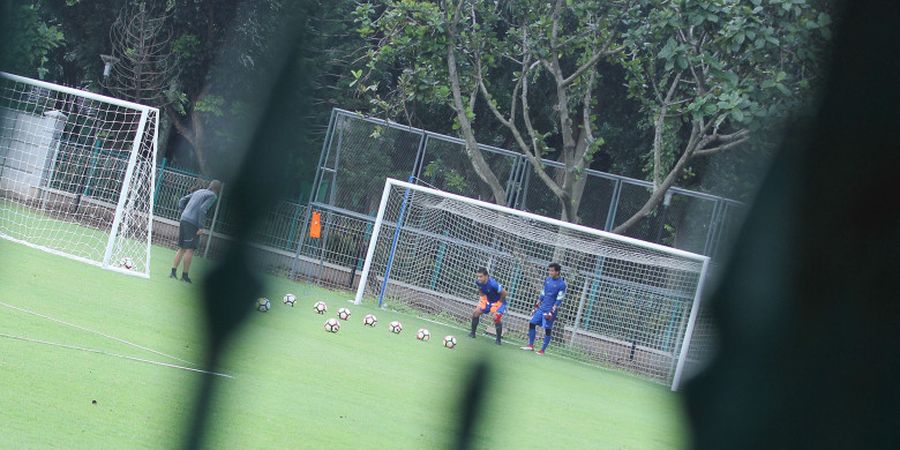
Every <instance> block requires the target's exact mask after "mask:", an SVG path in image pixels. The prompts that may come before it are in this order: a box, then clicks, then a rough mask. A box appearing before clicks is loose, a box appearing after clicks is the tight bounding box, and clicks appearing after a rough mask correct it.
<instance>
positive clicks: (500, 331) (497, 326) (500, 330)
mask: <svg viewBox="0 0 900 450" xmlns="http://www.w3.org/2000/svg"><path fill="white" fill-rule="evenodd" d="M494 329H495V330H497V342H500V337H501V336H503V324H502V323H496V324H494Z"/></svg>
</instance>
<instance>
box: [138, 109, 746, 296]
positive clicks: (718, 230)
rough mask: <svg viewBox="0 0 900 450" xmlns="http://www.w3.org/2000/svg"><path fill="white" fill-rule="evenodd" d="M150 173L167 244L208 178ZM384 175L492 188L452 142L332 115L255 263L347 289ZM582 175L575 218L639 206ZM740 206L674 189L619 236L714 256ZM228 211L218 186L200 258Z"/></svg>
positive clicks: (625, 188) (527, 206)
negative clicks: (311, 179) (294, 196)
mask: <svg viewBox="0 0 900 450" xmlns="http://www.w3.org/2000/svg"><path fill="white" fill-rule="evenodd" d="M481 150H482V152H483V154H484V157H485V160H486V162H487V163H488V165H489V166H490V167H491V169H492V170H493V172H494V174H495V175H496V176H497V178H498V180H499V181H500V182H501V184H502V186H503V188H504V190H505V191H506V195H507V203H508V204H511V205H513V206H515V207H516V208H518V209H523V210H527V211H530V212H534V213H537V214H540V215H544V216H549V217H558V216H559V214H560V205H559V201H558V200H557V199H556V197H555V196H554V195H553V194H552V193H551V192H550V190H549V189H548V188H547V187H546V185H544V183H543V182H542V181H540V180H539V179H538V178H537V176H536V175H535V174H534V172H533V169H532V167H531V166H530V163H529V162H528V161H527V159H526V158H525V157H524V156H523V155H521V154H518V153H515V152H512V151H508V150H504V149H500V148H496V147H491V146H481ZM544 164H545V166H546V168H547V170H548V171H549V173H550V174H551V175H552V176H556V175H559V174H560V172H561V171H562V170H563V166H562V164H560V163H558V162H555V161H545V163H544ZM157 173H158V175H157V184H156V186H155V189H154V196H155V201H156V205H155V215H156V223H155V225H154V228H153V231H154V242H155V243H157V244H159V245H165V246H169V247H173V246H174V245H175V242H176V241H177V237H178V219H179V214H180V211H179V210H178V199H180V198H181V197H182V196H184V195H186V194H188V193H190V192H192V191H194V190H196V189H199V188H201V187H205V186H206V185H207V184H208V183H209V181H210V180H209V179H207V178H204V177H202V176H200V175H198V174H195V173H192V172H189V171H185V170H182V169H178V168H173V167H171V166H166V162H165V161H163V162H162V165H161V166H160V168H159V170H158V171H157ZM387 177H392V178H398V179H409V178H410V177H412V179H413V180H415V181H416V182H417V183H420V184H425V185H428V186H432V187H436V188H437V189H441V190H444V191H448V192H452V193H457V194H461V195H465V196H468V197H472V198H478V199H482V200H487V201H491V200H492V199H493V194H492V192H491V190H490V189H489V188H488V186H487V185H486V184H485V183H483V182H481V180H480V179H479V178H478V177H477V175H476V174H475V171H474V169H473V168H472V164H471V163H470V161H469V158H468V156H467V155H466V150H465V145H464V143H463V142H462V141H461V140H460V139H457V138H453V137H449V136H444V135H440V134H436V133H431V132H428V131H424V130H420V129H416V128H412V127H407V126H403V125H399V124H396V123H392V122H386V121H382V120H376V119H372V118H365V117H361V116H359V115H357V114H354V113H351V112H347V111H343V110H340V109H335V110H334V111H333V113H332V117H331V123H330V125H329V132H328V134H327V135H326V138H325V141H324V143H323V149H322V153H321V156H320V160H319V166H318V171H317V174H316V178H315V183H314V187H313V193H312V195H311V198H310V200H311V201H310V203H309V205H306V204H303V203H301V202H295V201H288V200H282V201H280V202H279V203H277V204H276V206H275V207H274V208H272V209H271V210H270V211H268V212H267V213H266V217H265V218H264V219H263V220H261V221H260V223H261V224H262V225H261V226H260V228H259V229H258V230H257V231H256V234H255V237H254V239H253V244H254V247H255V248H257V249H258V250H259V255H258V260H259V261H260V265H261V266H263V267H265V268H266V269H267V270H268V271H270V272H273V273H278V274H284V275H287V276H292V277H297V278H304V279H308V280H313V281H315V282H317V283H320V284H322V285H326V286H330V287H335V288H344V289H346V288H349V289H354V288H355V286H356V282H357V279H358V276H357V274H358V272H359V270H360V269H361V267H362V260H363V257H364V253H365V248H366V246H367V245H368V238H369V235H370V233H371V228H372V224H373V222H374V216H375V213H376V211H377V208H378V202H379V200H380V195H381V192H382V188H383V186H384V180H385V178H387ZM586 177H587V178H586V179H585V181H584V194H583V198H582V201H581V205H580V209H579V217H580V218H581V221H582V223H583V224H584V225H586V226H590V227H593V228H598V229H603V230H611V229H613V228H614V227H615V226H616V225H619V224H621V223H622V222H624V221H625V220H626V219H627V218H629V217H630V216H631V215H632V214H634V212H636V211H637V210H638V209H640V207H641V206H642V205H643V204H644V202H645V201H646V200H647V198H648V197H649V196H650V194H651V189H652V184H651V183H649V182H646V181H643V180H636V179H632V178H627V177H621V176H616V175H612V174H608V173H603V172H598V171H593V170H589V171H587V172H586ZM310 205H311V206H312V208H310ZM743 210H744V205H743V204H741V203H739V202H736V201H733V200H729V199H726V198H722V197H717V196H713V195H709V194H705V193H700V192H695V191H689V190H686V189H681V188H672V189H670V190H669V192H668V195H667V196H666V200H665V201H664V202H663V204H662V205H661V206H660V208H658V210H657V211H656V212H655V213H654V214H652V215H651V216H650V217H648V218H646V219H645V220H642V221H640V222H639V223H638V224H636V225H635V226H634V227H632V228H631V229H630V230H629V231H628V232H627V233H626V234H627V235H628V236H631V237H636V238H639V239H642V240H646V241H650V242H656V243H660V244H663V245H668V246H672V247H675V248H678V249H681V250H687V251H691V252H694V253H700V254H705V255H710V256H713V257H714V258H715V257H716V255H718V254H719V252H720V250H721V248H722V247H721V245H720V243H721V242H723V241H725V240H727V239H729V237H730V235H731V233H733V232H734V230H736V228H737V225H738V224H739V223H740V221H741V220H742V218H741V214H742V213H743ZM314 212H318V213H319V215H320V220H321V227H322V232H321V234H320V237H318V238H313V237H310V236H309V232H308V225H309V223H310V221H311V220H312V215H313V213H314ZM233 214H234V213H233V209H232V208H231V207H229V193H228V186H225V187H224V189H223V192H222V195H221V198H220V201H219V203H218V205H217V206H216V210H215V211H213V212H211V216H210V218H209V224H208V228H209V229H210V231H211V234H210V237H209V238H207V239H205V241H204V243H203V246H202V247H201V252H202V254H204V255H206V256H208V257H212V258H215V257H217V255H218V254H220V253H221V251H222V248H223V246H224V245H226V244H227V243H228V242H230V238H229V236H230V235H231V233H232V230H233V228H234V227H233V225H232V224H233V223H234V219H235V217H234V215H233ZM207 241H208V242H207Z"/></svg>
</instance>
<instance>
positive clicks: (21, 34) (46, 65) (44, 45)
mask: <svg viewBox="0 0 900 450" xmlns="http://www.w3.org/2000/svg"><path fill="white" fill-rule="evenodd" d="M17 3H18V2H17ZM22 3H24V4H18V5H17V6H12V7H10V8H9V9H10V12H11V13H12V17H10V18H9V22H8V23H9V24H10V25H11V26H12V29H11V30H7V33H9V36H10V37H11V40H10V41H9V42H5V43H3V46H4V49H3V51H4V53H6V55H4V59H5V60H6V61H7V64H9V66H8V67H4V70H7V71H10V72H13V73H16V74H19V75H25V76H37V77H38V78H41V79H43V78H45V77H46V76H47V74H48V73H49V72H50V71H51V68H52V67H53V62H52V61H51V60H50V56H51V52H52V51H53V50H54V49H56V48H58V47H60V46H61V45H63V44H64V43H65V37H64V34H63V31H62V29H61V28H60V27H59V26H58V25H57V24H56V23H55V21H54V20H53V19H48V18H47V17H46V13H45V12H44V11H43V9H42V8H41V3H42V2H27V3H25V2H22Z"/></svg>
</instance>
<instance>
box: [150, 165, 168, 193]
mask: <svg viewBox="0 0 900 450" xmlns="http://www.w3.org/2000/svg"><path fill="white" fill-rule="evenodd" d="M168 162H169V160H168V159H167V158H163V160H162V164H160V165H159V171H158V172H159V177H158V178H157V179H156V186H155V187H154V189H153V204H156V203H157V202H158V201H159V189H160V188H162V184H163V178H164V177H165V174H166V163H168Z"/></svg>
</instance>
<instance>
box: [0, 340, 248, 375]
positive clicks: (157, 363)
mask: <svg viewBox="0 0 900 450" xmlns="http://www.w3.org/2000/svg"><path fill="white" fill-rule="evenodd" d="M0 337H4V338H7V339H14V340H18V341H23V342H30V343H33V344H43V345H49V346H51V347H60V348H66V349H69V350H78V351H82V352H87V353H95V354H98V355H105V356H112V357H114V358H122V359H127V360H129V361H137V362H142V363H145V364H152V365H155V366H162V367H169V368H172V369H181V370H187V371H189V372H196V373H202V374H206V375H215V376H217V377H223V378H234V376H232V375H228V374H225V373H219V372H212V371H209V370H203V369H195V368H193V367H185V366H179V365H177V364H170V363H167V362H162V361H153V360H151V359H144V358H136V357H134V356H128V355H120V354H118V353H111V352H106V351H103V350H96V349H93V348H87V347H79V346H77V345H68V344H60V343H57V342H50V341H43V340H40V339H32V338H27V337H24V336H13V335H11V334H4V333H0Z"/></svg>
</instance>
